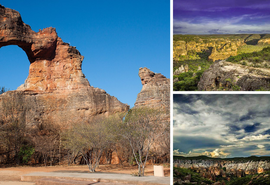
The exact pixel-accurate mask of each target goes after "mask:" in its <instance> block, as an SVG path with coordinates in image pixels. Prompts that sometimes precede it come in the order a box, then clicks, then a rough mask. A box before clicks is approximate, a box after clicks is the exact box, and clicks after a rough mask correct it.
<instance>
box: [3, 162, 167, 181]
mask: <svg viewBox="0 0 270 185" xmlns="http://www.w3.org/2000/svg"><path fill="white" fill-rule="evenodd" d="M163 166H164V174H165V176H167V177H168V176H170V167H169V165H168V164H166V165H163ZM54 171H62V172H89V170H88V167H87V165H79V166H48V167H29V166H22V167H8V168H0V185H2V184H7V185H9V184H10V185H13V184H16V182H18V181H20V180H21V175H24V174H28V173H31V172H54ZM96 171H98V172H112V173H125V174H136V173H137V171H138V169H137V166H132V167H131V166H123V167H121V166H119V165H100V166H99V168H98V169H97V170H96ZM145 175H146V176H151V175H152V176H153V175H154V167H153V165H147V166H146V169H145ZM13 181H14V182H13ZM20 183H22V182H20ZM32 184H33V183H32ZM32 184H31V183H28V184H27V183H25V185H32ZM22 185H24V184H22Z"/></svg>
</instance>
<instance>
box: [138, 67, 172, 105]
mask: <svg viewBox="0 0 270 185" xmlns="http://www.w3.org/2000/svg"><path fill="white" fill-rule="evenodd" d="M139 77H140V79H141V82H142V85H143V87H142V90H141V92H140V93H139V94H138V96H137V99H136V102H135V107H142V106H148V107H152V108H158V107H161V106H162V107H166V108H167V109H169V108H170V79H168V78H166V77H165V76H163V75H162V74H160V73H154V72H152V71H151V70H150V69H148V68H146V67H144V68H140V69H139Z"/></svg>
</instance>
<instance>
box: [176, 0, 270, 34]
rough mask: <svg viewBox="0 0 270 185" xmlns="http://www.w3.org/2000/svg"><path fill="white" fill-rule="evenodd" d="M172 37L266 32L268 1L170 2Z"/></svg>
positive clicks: (268, 30)
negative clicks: (171, 7) (171, 3)
mask: <svg viewBox="0 0 270 185" xmlns="http://www.w3.org/2000/svg"><path fill="white" fill-rule="evenodd" d="M173 3H174V4H173V27H174V34H240V33H270V21H269V20H270V11H269V9H270V1H269V0H223V1H213V0H188V1H182V0H174V1H173Z"/></svg>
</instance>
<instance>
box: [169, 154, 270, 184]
mask: <svg viewBox="0 0 270 185" xmlns="http://www.w3.org/2000/svg"><path fill="white" fill-rule="evenodd" d="M173 163H174V167H179V168H189V169H193V170H195V171H196V172H198V173H200V174H201V175H202V177H205V178H208V179H210V180H213V181H215V180H216V178H217V177H219V176H221V177H223V178H226V177H227V178H228V179H227V180H230V178H232V177H243V176H246V175H250V174H257V173H259V174H260V173H263V172H265V171H269V170H270V162H269V161H252V160H249V161H234V160H178V159H174V162H173Z"/></svg>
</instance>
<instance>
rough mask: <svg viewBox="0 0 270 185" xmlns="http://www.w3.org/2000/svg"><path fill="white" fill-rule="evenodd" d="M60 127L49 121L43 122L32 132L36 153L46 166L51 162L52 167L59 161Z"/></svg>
mask: <svg viewBox="0 0 270 185" xmlns="http://www.w3.org/2000/svg"><path fill="white" fill-rule="evenodd" d="M59 130H60V126H59V125H55V124H53V123H51V122H50V121H49V120H43V122H42V123H40V124H38V125H36V127H35V128H33V129H32V130H31V138H32V141H33V143H34V146H35V151H36V152H37V153H39V154H40V155H41V156H42V157H41V158H42V160H43V163H44V165H45V166H46V165H47V163H48V162H49V163H50V165H51V166H52V165H53V164H54V163H55V160H58V159H59V158H57V157H56V156H57V154H58V155H59V142H60V133H59Z"/></svg>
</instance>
